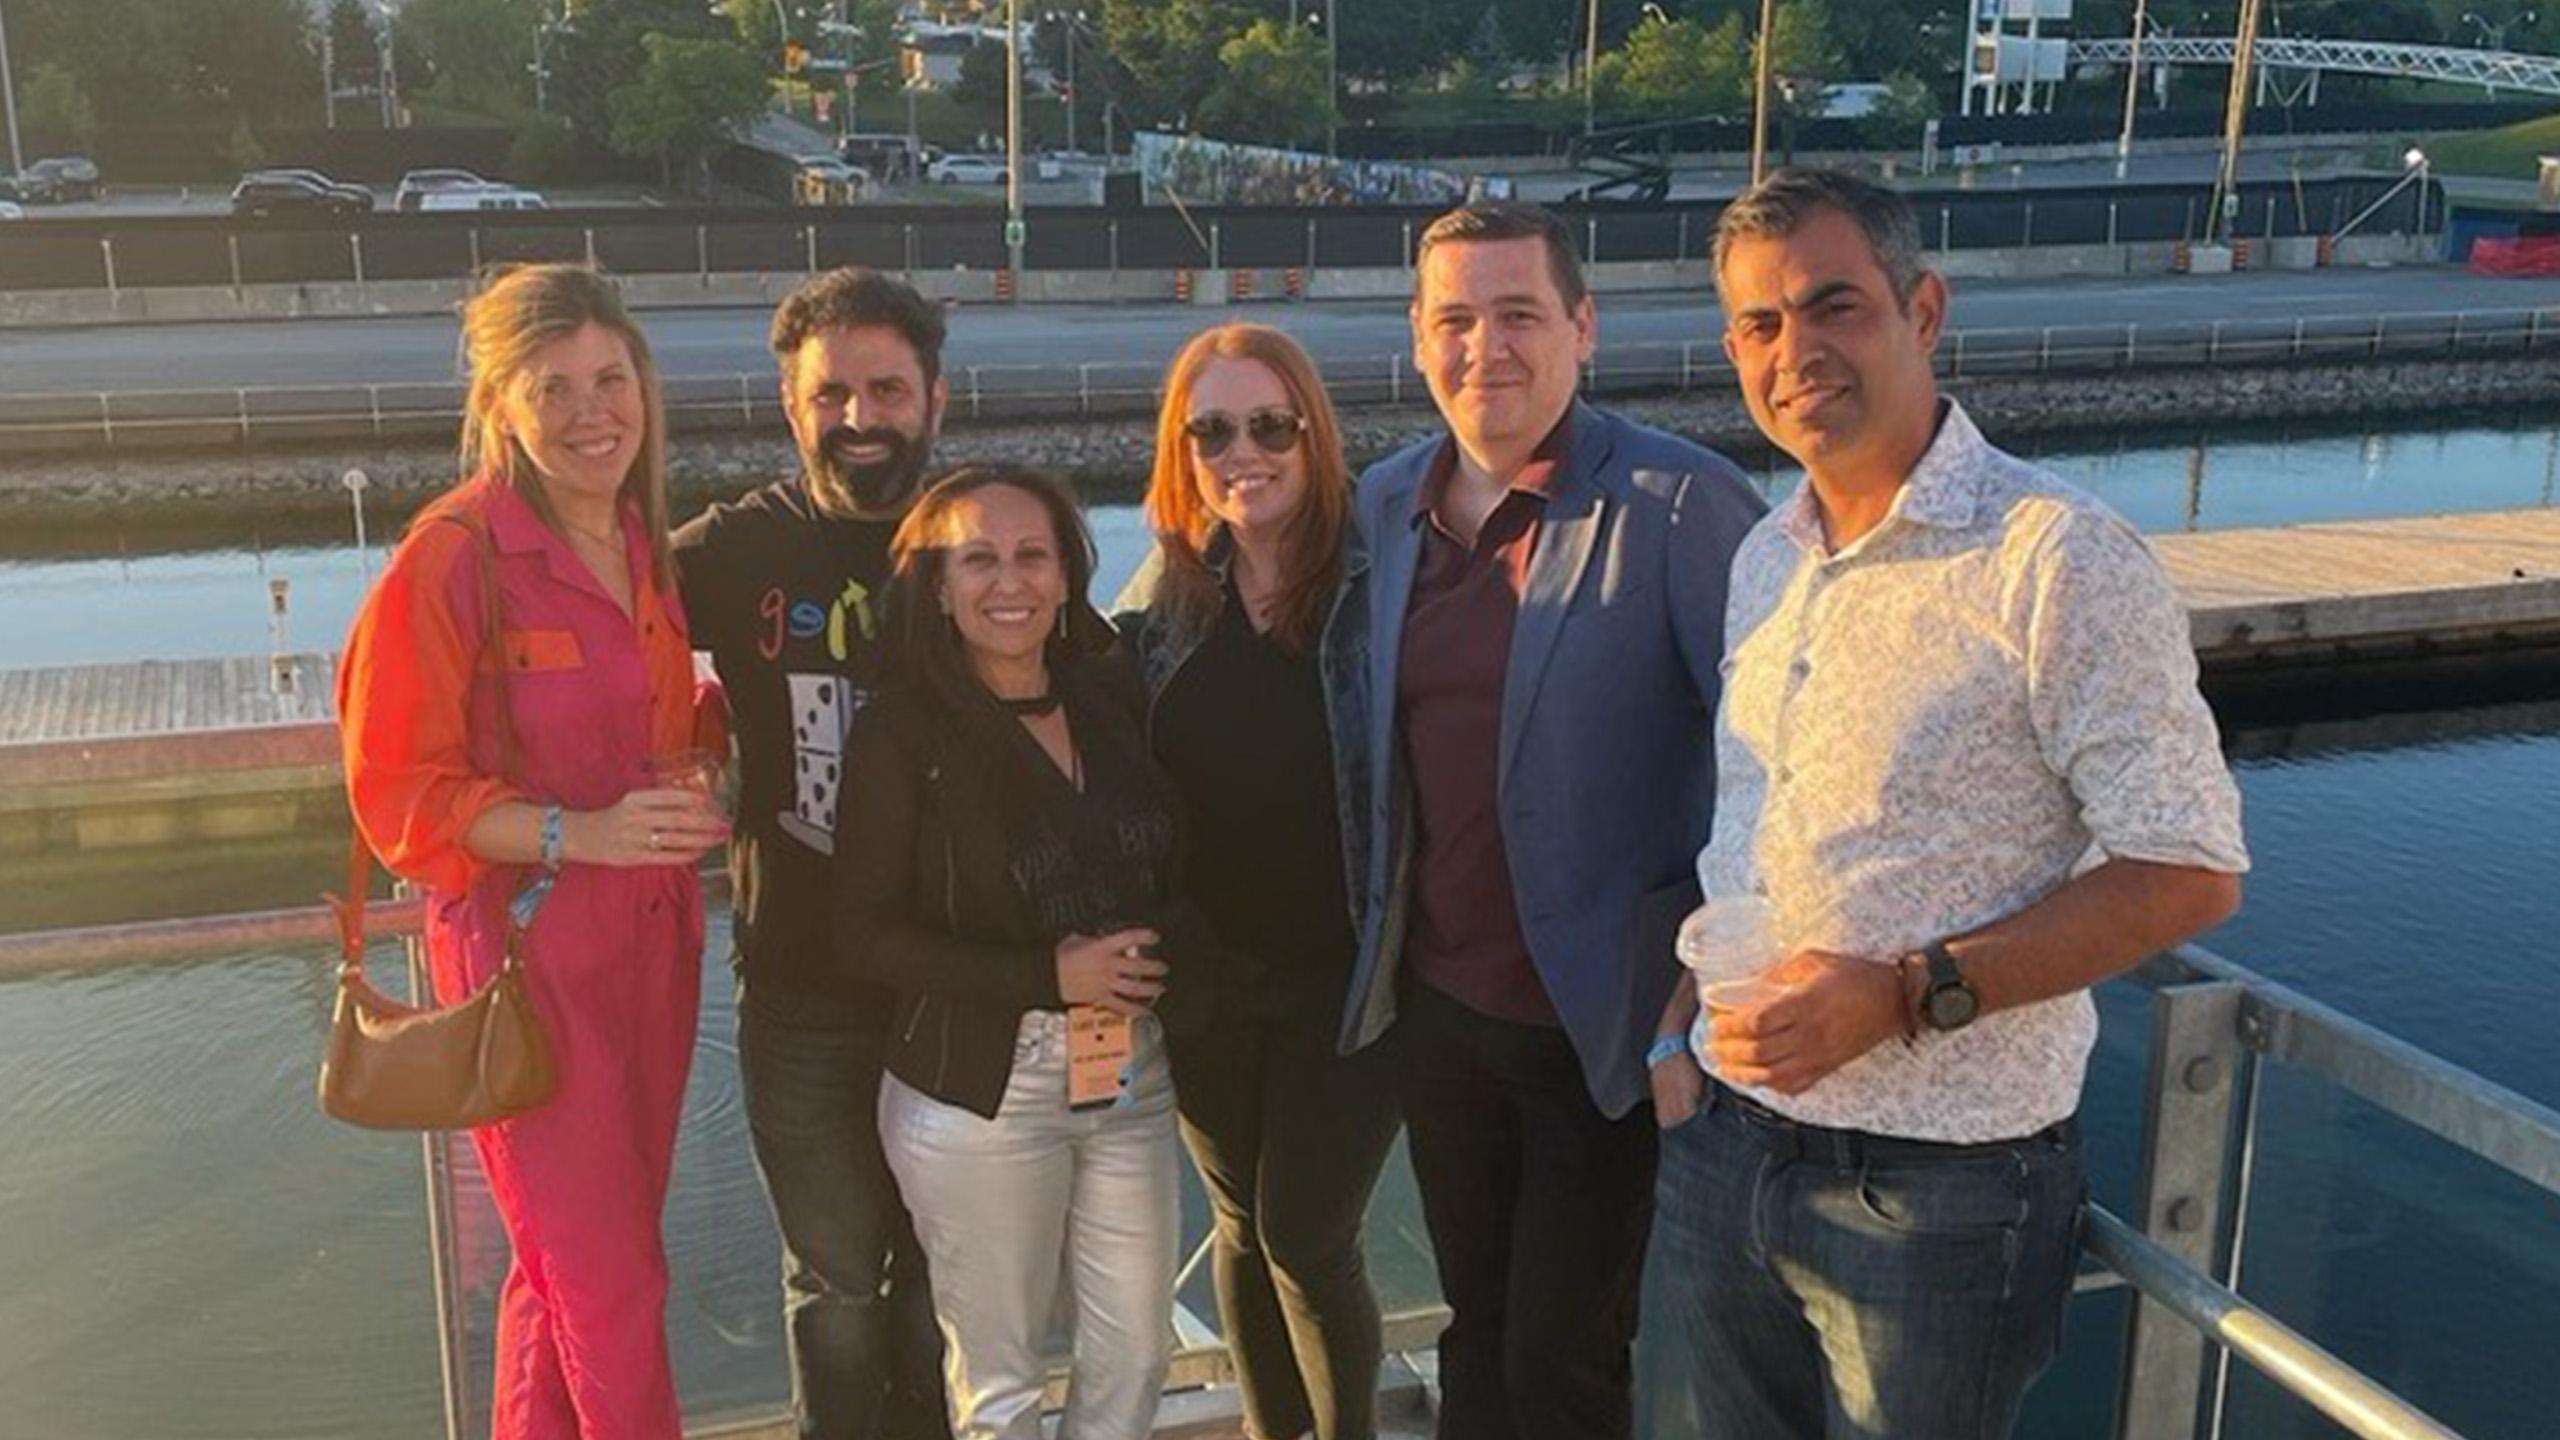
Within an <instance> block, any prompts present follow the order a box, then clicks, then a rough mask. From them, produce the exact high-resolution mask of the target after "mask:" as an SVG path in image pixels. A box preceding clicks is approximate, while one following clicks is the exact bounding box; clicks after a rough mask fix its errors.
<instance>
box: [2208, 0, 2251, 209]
mask: <svg viewBox="0 0 2560 1440" xmlns="http://www.w3.org/2000/svg"><path fill="white" fill-rule="evenodd" d="M2265 8H2266V0H2240V33H2239V35H2238V36H2237V37H2236V38H2235V39H2234V40H2233V42H2232V46H2231V94H2230V96H2229V97H2228V98H2227V99H2226V100H2225V101H2224V103H2223V109H2222V168H2221V170H2220V171H2219V172H2218V173H2217V174H2216V175H2215V177H2214V181H2213V207H2212V210H2211V212H2210V213H2209V214H2208V215H2207V216H2206V217H2205V231H2206V233H2207V234H2209V235H2211V236H2212V237H2213V238H2214V240H2215V241H2216V242H2217V243H2219V244H2225V245H2227V244H2229V243H2230V242H2231V231H2232V227H2233V225H2234V223H2235V222H2236V221H2237V220H2238V219H2239V214H2240V136H2241V133H2242V132H2243V131H2245V130H2246V129H2247V128H2248V122H2249V78H2250V77H2249V71H2250V67H2251V66H2252V65H2253V64H2254V63H2255V62H2256V60H2257V53H2258V15H2259V12H2260V11H2262V10H2264V9H2265Z"/></svg>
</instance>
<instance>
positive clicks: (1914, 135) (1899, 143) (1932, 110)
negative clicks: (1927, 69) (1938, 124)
mask: <svg viewBox="0 0 2560 1440" xmlns="http://www.w3.org/2000/svg"><path fill="white" fill-rule="evenodd" d="M1937 118H1938V95H1937V92H1936V91H1934V90H1931V89H1930V88H1929V87H1928V86H1927V85H1925V84H1923V83H1921V80H1920V77H1919V76H1917V75H1914V74H1912V73H1911V72H1910V71H1908V70H1904V71H1899V72H1897V73H1895V74H1893V75H1889V76H1887V77H1886V78H1885V82H1884V94H1882V95H1880V96H1878V97H1876V105H1875V109H1874V110H1872V111H1870V112H1868V114H1867V116H1866V118H1865V119H1863V120H1861V121H1860V122H1859V123H1858V129H1859V132H1860V134H1861V135H1862V136H1863V138H1864V139H1865V140H1866V142H1867V143H1868V144H1869V145H1872V146H1874V147H1876V148H1877V149H1881V150H1899V149H1904V148H1907V147H1912V146H1917V145H1918V144H1919V143H1920V135H1921V131H1922V130H1923V129H1925V128H1926V127H1927V126H1928V124H1929V122H1930V121H1932V120H1935V119H1937Z"/></svg>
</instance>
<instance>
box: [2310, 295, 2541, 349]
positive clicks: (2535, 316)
mask: <svg viewBox="0 0 2560 1440" xmlns="http://www.w3.org/2000/svg"><path fill="white" fill-rule="evenodd" d="M2295 323H2296V324H2300V323H2301V322H2300V321H2296V322H2295ZM2541 338H2542V307H2541V306H2539V305H2536V306H2535V307H2533V308H2532V309H2531V310H2528V311H2526V312H2525V317H2524V348H2526V349H2527V350H2530V349H2532V348H2533V346H2534V342H2535V341H2537V340H2540V339H2541Z"/></svg>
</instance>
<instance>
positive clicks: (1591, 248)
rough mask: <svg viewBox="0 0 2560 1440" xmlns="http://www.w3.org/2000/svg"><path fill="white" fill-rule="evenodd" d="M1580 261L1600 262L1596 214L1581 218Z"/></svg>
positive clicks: (1598, 224)
mask: <svg viewBox="0 0 2560 1440" xmlns="http://www.w3.org/2000/svg"><path fill="white" fill-rule="evenodd" d="M1582 263H1583V264H1585V265H1597V264H1599V263H1600V217H1599V216H1597V215H1586V216H1584V217H1583V218H1582Z"/></svg>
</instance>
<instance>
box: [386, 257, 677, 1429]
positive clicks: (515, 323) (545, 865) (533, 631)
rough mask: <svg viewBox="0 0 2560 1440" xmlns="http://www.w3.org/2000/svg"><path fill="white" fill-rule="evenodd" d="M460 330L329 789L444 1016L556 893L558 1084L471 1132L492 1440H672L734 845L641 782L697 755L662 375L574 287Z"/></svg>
mask: <svg viewBox="0 0 2560 1440" xmlns="http://www.w3.org/2000/svg"><path fill="white" fill-rule="evenodd" d="M464 331H465V340H466V342H467V344H468V346H469V348H470V353H471V362H472V371H473V381H472V387H471V395H470V401H469V405H468V411H467V415H466V418H465V421H464V439H463V456H464V461H465V467H466V471H467V472H468V473H470V476H471V478H469V479H468V480H467V481H466V482H465V483H464V484H462V485H461V486H459V487H457V488H456V489H455V490H454V491H453V492H452V493H451V494H449V495H447V496H445V497H443V498H442V499H440V500H438V501H437V502H436V503H435V504H434V505H432V506H430V507H429V508H428V509H427V510H426V511H425V512H424V513H422V514H421V515H420V516H419V517H418V519H417V520H416V521H415V522H414V523H413V524H412V525H411V526H410V529H409V533H408V536H407V538H406V539H405V540H404V541H403V542H402V543H401V545H400V548H399V550H398V552H397V553H396V554H394V556H393V557H392V560H391V563H390V566H389V568H388V569H387V570H386V571H385V573H384V575H383V577H382V580H381V582H380V583H379V584H378V585H376V586H375V587H374V590H373V592H372V593H371V594H370V595H369V596H367V597H366V600H365V603H364V606H363V608H362V610H361V611H360V613H359V614H358V615H357V617H356V622H355V627H354V630H353V632H352V633H351V634H350V636H349V637H348V641H347V650H346V655H345V658H344V660H343V662H342V663H341V665H340V668H339V691H338V704H339V715H340V717H341V730H342V734H343V737H344V746H345V755H346V769H347V784H348V791H349V795H350V798H351V800H352V802H353V806H354V809H355V814H356V821H357V824H358V825H359V826H360V827H361V828H362V830H363V833H364V836H365V839H366V840H367V842H368V843H370V844H371V845H372V847H373V849H374V852H375V853H376V854H378V855H380V856H381V857H382V861H383V863H384V864H385V865H387V866H389V867H390V868H391V869H392V870H393V871H395V872H397V873H399V874H401V875H403V876H406V877H408V878H409V879H411V880H414V881H416V882H418V883H419V884H420V885H422V886H423V887H425V888H426V890H427V892H428V905H427V948H428V955H429V958H430V962H431V963H430V968H431V970H432V973H433V976H434V982H435V988H436V994H437V998H438V999H439V1000H441V1001H444V1002H447V1003H450V1002H452V1001H455V1000H458V999H460V998H461V997H463V996H464V995H467V994H469V993H470V992H471V991H472V990H474V989H476V988H477V987H478V986H480V985H481V984H482V983H484V982H485V981H486V980H487V979H488V978H489V976H490V975H491V974H492V973H494V971H495V970H496V968H497V966H498V964H499V961H500V959H501V957H502V955H503V950H504V942H505V928H506V920H505V915H506V907H507V902H508V900H509V898H510V897H512V896H515V895H516V894H517V893H518V892H519V891H521V890H523V889H524V888H525V886H526V884H527V882H528V881H529V880H533V879H536V878H538V877H540V876H542V875H543V874H544V872H545V871H546V870H547V871H549V872H550V878H551V882H552V883H551V887H550V892H549V896H548V898H547V900H546V901H545V902H544V903H543V904H542V906H541V909H540V910H539V912H538V913H537V915H536V916H535V918H534V920H533V923H532V925H531V928H530V929H529V930H527V932H526V935H525V942H524V953H525V964H526V978H527V980H528V982H529V984H530V985H531V988H532V994H533V1000H534V1004H535V1007H536V1008H537V1009H538V1010H539V1011H540V1013H541V1016H542V1020H543V1023H544V1025H545V1026H546V1028H547V1029H548V1031H549V1033H550V1038H551V1044H552V1048H553V1051H554V1059H555V1063H556V1065H557V1069H558V1074H559V1088H558V1091H557V1092H556V1094H555V1095H554V1096H553V1098H552V1099H551V1100H550V1102H549V1103H547V1104H546V1105H544V1106H543V1107H542V1108H540V1109H538V1110H536V1111H534V1112H532V1113H530V1114H527V1115H524V1116H522V1117H519V1118H517V1119H514V1120H509V1121H505V1122H503V1123H500V1124H497V1125H492V1126H488V1127H485V1128H483V1129H480V1130H476V1131H474V1132H473V1133H472V1140H473V1143H474V1144H475V1145H476V1146H477V1148H478V1151H479V1155H480V1162H481V1166H482V1168H483V1170H485V1171H486V1173H487V1175H488V1177H489V1185H490V1191H491V1193H492V1195H493V1196H494V1197H495V1198H496V1201H497V1205H498V1210H499V1213H500V1214H501V1216H503V1217H504V1220H505V1223H506V1228H507V1235H508V1238H509V1240H510V1241H511V1242H512V1245H513V1248H514V1264H513V1266H512V1267H511V1268H510V1269H509V1271H508V1274H507V1280H506V1286H505V1289H504V1291H503V1292H502V1293H501V1295H500V1298H499V1302H498V1337H497V1357H496V1366H495V1376H494V1381H493V1412H494V1413H493V1429H494V1432H495V1434H496V1435H497V1436H498V1437H501V1440H554V1437H587V1440H678V1437H679V1436H680V1434H681V1432H682V1422H681V1418H680V1411H679V1410H678V1407H677V1403H676V1396H675V1385H674V1380H673V1377H672V1374H671V1372H670V1369H669V1366H668V1358H667V1340H666V1323H665V1308H666V1293H667V1264H666V1255H665V1250H664V1246H663V1244H662V1242H661V1239H660V1234H659V1221H660V1214H661V1211H662V1210H663V1208H664V1204H665V1200H666V1194H667V1179H668V1172H669V1169H670V1166H671V1164H672V1161H673V1159H674V1153H675V1138H676V1122H677V1118H678V1116H679V1114H680V1113H681V1109H682V1105H683V1099H684V1086H685V1076H686V1072H687V1070H688V1068H689V1066H690V1063H691V1059H692V1054H693V1040H694V1021H695V1011H696V1009H697V1007H698V1006H699V1004H700V997H701V982H700V967H701V958H702V894H701V888H700V884H699V882H698V880H697V879H696V876H695V862H696V861H697V860H698V859H699V857H700V856H701V855H702V854H703V853H704V851H706V850H708V849H710V848H711V847H713V846H715V845H717V844H718V843H720V842H721V841H722V840H723V839H725V838H726V834H727V831H726V827H725V825H724V824H723V823H722V822H721V820H720V817H719V816H718V814H717V812H716V811H714V810H712V809H711V807H710V805H709V803H708V801H707V800H706V799H704V798H703V797H702V796H700V795H699V794H696V793H693V792H690V791H687V790H682V789H671V788H656V786H655V783H654V782H653V780H652V778H651V777H652V774H653V761H657V760H660V759H662V758H665V757H672V756H675V755H677V754H679V753H680V752H682V751H684V750H686V749H687V748H688V747H690V746H692V745H693V744H694V736H693V733H692V732H693V694H694V688H693V672H692V659H691V645H690V643H689V642H688V640H687V638H686V634H685V621H684V615H683V612H682V609H681V607H680V605H679V604H678V601H677V599H676V590H675V587H674V585H673V583H672V576H671V575H670V573H669V570H668V560H667V525H666V498H665V495H666V492H665V471H664V460H663V455H664V451H663V443H662V437H663V435H664V428H663V421H662V418H661V413H660V409H659V404H658V399H657V385H656V376H655V374H654V372H653V370H652V368H651V364H650V359H649V352H648V348H647V345H646V343H645V342H644V341H643V339H642V338H641V335H640V333H639V331H638V329H637V328H636V327H634V326H633V324H632V323H631V321H630V319H629V317H628V315H627V314H626V313H625V312H624V311H623V309H622V307H621V305H620V303H619V301H618V300H617V299H616V297H615V296H614V294H613V291H612V289H611V287H610V286H609V285H608V284H607V282H606V281H604V280H603V279H602V278H601V277H600V276H598V275H596V274H595V273H594V272H592V271H589V270H585V269H582V268H578V267H570V266H536V267H530V268H527V269H522V270H517V271H514V272H512V273H510V274H508V275H506V276H505V277H503V278H502V279H500V280H499V281H497V282H496V283H495V284H494V285H492V286H491V287H490V288H489V289H488V290H487V291H485V292H484V293H483V294H482V295H481V296H480V297H479V298H477V299H475V300H474V301H473V302H472V303H471V305H470V307H469V308H468V310H467V311H466V312H465V318H464ZM484 562H486V563H489V564H490V565H491V567H492V568H493V569H494V572H495V581H496V584H495V592H496V596H497V607H498V612H499V614H498V618H497V620H496V622H495V628H496V631H497V641H496V644H495V646H494V651H495V653H491V651H492V649H493V647H492V646H491V645H490V644H489V633H490V629H491V621H490V620H489V619H488V618H487V616H486V608H487V607H486V603H485V599H486V593H487V592H486V590H485V589H484V587H485V586H486V584H487V579H486V577H485V576H484V573H483V565H484ZM501 665H503V666H504V668H505V675H504V679H503V681H501V680H500V678H499V676H498V674H497V670H498V667H499V666H501ZM502 703H503V709H504V714H503V715H502V714H501V707H502Z"/></svg>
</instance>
